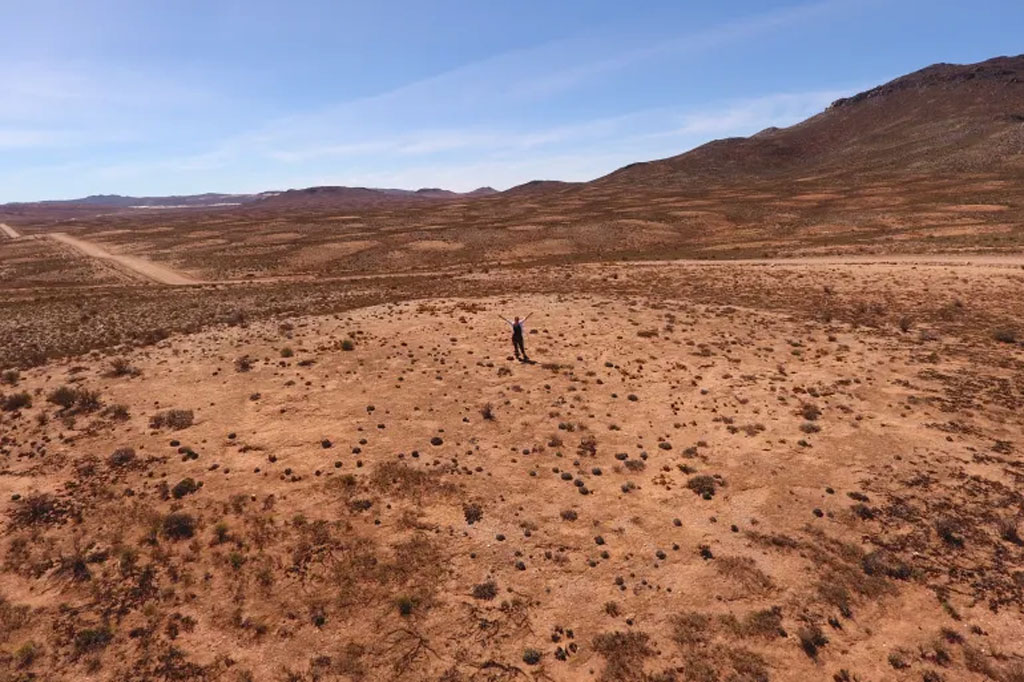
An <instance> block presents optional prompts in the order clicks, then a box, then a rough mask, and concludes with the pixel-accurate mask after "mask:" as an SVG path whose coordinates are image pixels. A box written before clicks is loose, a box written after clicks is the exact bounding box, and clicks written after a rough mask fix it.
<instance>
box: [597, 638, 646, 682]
mask: <svg viewBox="0 0 1024 682" xmlns="http://www.w3.org/2000/svg"><path fill="white" fill-rule="evenodd" d="M650 642H651V638H650V635H648V634H647V633H646V632H606V633H604V634H600V635H598V636H597V637H595V638H594V641H593V647H594V651H596V652H597V653H599V654H601V655H602V656H604V658H605V662H606V665H605V669H604V672H603V673H602V675H601V679H602V680H629V679H635V678H636V674H637V671H638V670H642V669H643V663H644V660H645V659H647V658H650V657H651V656H653V655H654V654H655V651H654V649H652V648H651V645H650Z"/></svg>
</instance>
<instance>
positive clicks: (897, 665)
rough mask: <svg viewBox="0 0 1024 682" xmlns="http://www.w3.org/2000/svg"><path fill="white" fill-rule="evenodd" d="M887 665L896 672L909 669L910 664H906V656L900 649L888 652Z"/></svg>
mask: <svg viewBox="0 0 1024 682" xmlns="http://www.w3.org/2000/svg"><path fill="white" fill-rule="evenodd" d="M889 665H891V666H892V667H893V668H894V669H896V670H903V669H904V668H909V667H910V663H908V662H907V654H906V652H904V651H901V650H900V649H894V650H893V651H890V652H889Z"/></svg>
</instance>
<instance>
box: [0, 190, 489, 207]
mask: <svg viewBox="0 0 1024 682" xmlns="http://www.w3.org/2000/svg"><path fill="white" fill-rule="evenodd" d="M497 193H498V191H497V190H495V189H494V188H492V187H479V188H477V189H475V190H473V191H471V192H465V193H459V192H453V191H451V190H447V189H441V188H438V187H424V188H422V189H417V190H409V189H389V188H373V187H344V186H318V187H306V188H303V189H289V190H282V191H267V192H260V193H257V194H224V193H218V192H206V193H204V194H186V195H170V196H146V197H135V196H126V195H121V194H92V195H89V196H87V197H81V198H78V199H51V200H45V201H33V202H11V203H8V204H0V207H4V208H8V209H16V208H28V207H41V208H57V209H59V208H76V207H80V208H90V207H94V208H118V209H125V208H204V207H205V208H213V207H218V206H241V205H246V204H255V203H259V202H263V203H267V204H268V205H270V206H274V205H278V204H285V203H294V204H310V203H315V202H323V203H326V204H338V205H339V206H344V205H349V206H365V205H373V204H383V203H389V202H395V201H396V200H397V201H399V202H401V201H402V200H408V199H411V200H416V199H450V198H458V197H484V196H489V195H491V194H497Z"/></svg>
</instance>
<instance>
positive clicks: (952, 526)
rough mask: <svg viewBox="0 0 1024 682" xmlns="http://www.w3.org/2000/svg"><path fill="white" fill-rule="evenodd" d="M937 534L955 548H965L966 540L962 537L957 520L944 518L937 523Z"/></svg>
mask: <svg viewBox="0 0 1024 682" xmlns="http://www.w3.org/2000/svg"><path fill="white" fill-rule="evenodd" d="M935 532H936V533H938V535H939V537H940V538H942V540H943V541H944V542H945V543H946V544H949V545H952V546H953V547H963V544H964V539H963V537H962V536H961V535H960V524H959V523H957V521H956V519H952V518H950V517H948V516H944V517H942V518H940V519H937V520H936V521H935Z"/></svg>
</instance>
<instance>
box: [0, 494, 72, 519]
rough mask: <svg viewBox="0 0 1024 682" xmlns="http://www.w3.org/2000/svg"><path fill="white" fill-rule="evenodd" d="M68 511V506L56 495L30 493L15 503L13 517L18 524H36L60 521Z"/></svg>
mask: <svg viewBox="0 0 1024 682" xmlns="http://www.w3.org/2000/svg"><path fill="white" fill-rule="evenodd" d="M67 513H68V508H67V506H66V505H65V504H63V503H62V502H61V501H60V500H58V499H57V497H55V496H54V495H51V494H50V493H30V494H29V495H26V496H25V497H23V498H21V499H20V500H18V501H17V502H16V503H15V505H14V509H13V510H12V511H11V519H12V520H13V521H14V522H15V523H17V524H21V525H25V526H36V525H42V524H51V523H58V522H60V521H61V520H63V518H64V517H65V516H67Z"/></svg>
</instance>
